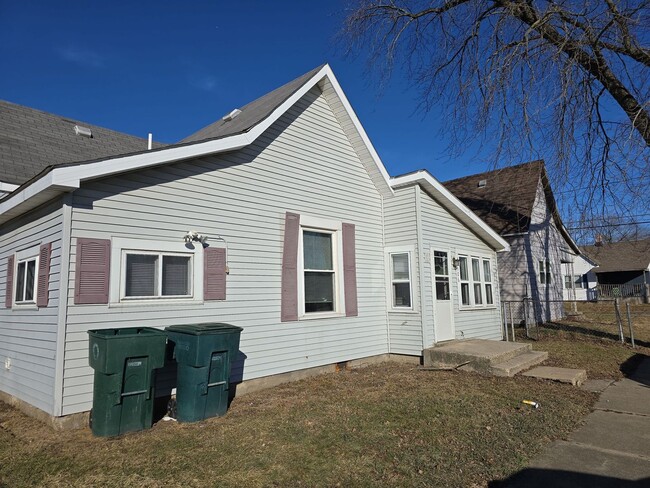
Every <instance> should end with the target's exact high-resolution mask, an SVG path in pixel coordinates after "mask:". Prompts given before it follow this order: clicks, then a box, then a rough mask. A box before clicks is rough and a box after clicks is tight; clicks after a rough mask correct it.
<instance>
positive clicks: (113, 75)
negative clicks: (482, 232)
mask: <svg viewBox="0 0 650 488" xmlns="http://www.w3.org/2000/svg"><path fill="white" fill-rule="evenodd" d="M346 5H347V2H346V1H345V0H334V1H329V2H306V1H261V0H258V1H252V0H243V1H220V0H212V1H205V0H200V1H192V2H171V1H164V0H163V1H157V2H152V1H138V2H124V1H112V2H107V1H101V2H100V1H94V0H91V1H82V2H52V1H38V2H34V1H29V0H22V1H20V2H16V1H8V0H0V71H1V72H2V73H3V75H2V76H0V98H2V99H5V100H9V101H11V102H14V103H19V104H22V105H27V106H30V107H34V108H37V109H40V110H44V111H46V112H52V113H56V114H59V115H63V116H66V117H69V118H74V119H78V120H81V121H85V122H89V123H93V124H97V125H101V126H105V127H108V128H111V129H114V130H118V131H122V132H127V133H129V134H134V135H138V136H142V137H146V135H147V133H148V132H152V133H153V134H154V138H155V139H156V140H159V141H162V142H176V141H178V140H180V139H182V138H183V137H185V136H187V135H189V134H191V133H192V132H194V131H196V130H198V129H199V128H201V127H203V126H205V125H207V124H209V123H211V122H213V121H215V120H217V119H219V118H220V117H221V116H223V115H224V114H225V113H227V112H229V111H230V110H232V109H233V108H236V107H240V106H242V105H244V104H245V103H247V102H249V101H251V100H253V99H255V98H257V97H259V96H261V95H263V94H264V93H266V92H268V91H270V90H272V89H274V88H277V87H278V86H280V85H282V84H284V83H286V82H287V81H289V80H291V79H293V78H295V77H297V76H299V75H301V74H303V73H304V72H307V71H309V70H311V69H312V68H314V67H316V66H318V65H320V64H322V63H323V62H329V63H330V65H331V66H332V69H333V70H334V73H335V75H336V76H337V78H338V79H339V82H340V84H341V86H342V87H343V90H344V91H345V93H346V95H347V96H348V98H349V100H350V102H351V104H352V106H353V107H354V109H355V111H356V112H357V115H358V116H359V118H360V120H361V123H362V124H363V125H364V127H365V129H366V131H367V132H368V134H369V136H370V139H371V140H372V142H373V144H374V145H375V147H376V149H377V151H378V152H379V154H380V156H381V158H382V160H383V161H384V163H385V164H386V166H387V168H388V171H389V173H390V174H392V175H397V174H400V173H404V172H408V171H413V170H416V169H420V168H427V169H429V170H430V171H431V172H432V173H433V174H434V175H435V176H436V177H438V178H439V179H441V180H446V179H451V178H454V177H458V176H464V175H467V174H471V173H477V172H481V171H484V170H485V169H487V165H486V158H487V155H488V151H485V152H482V151H481V148H480V147H475V148H472V150H468V151H466V152H465V153H464V154H462V155H461V156H460V157H453V158H452V157H450V156H449V152H448V151H447V146H448V141H447V140H446V138H445V137H444V133H440V129H441V127H443V128H444V120H442V117H441V116H440V115H439V114H438V113H436V111H435V110H433V111H431V112H429V113H427V114H424V113H422V112H418V111H417V103H418V97H417V95H418V94H417V91H415V90H413V89H409V87H408V85H407V83H406V82H405V80H404V79H402V78H401V77H400V74H399V73H396V74H395V76H394V77H393V79H392V80H391V82H390V83H389V84H388V85H387V86H385V87H384V88H383V89H380V88H379V83H378V81H379V80H378V79H377V78H376V77H374V78H372V77H369V76H368V74H367V72H366V69H365V68H366V66H365V64H364V63H365V58H364V57H363V55H361V56H360V57H359V58H356V59H355V58H350V57H346V56H345V55H344V53H343V51H344V49H343V47H342V46H338V45H336V43H335V42H334V38H335V35H336V33H337V32H338V30H339V29H340V28H341V24H342V20H343V18H344V16H345V8H346ZM477 146H478V145H477Z"/></svg>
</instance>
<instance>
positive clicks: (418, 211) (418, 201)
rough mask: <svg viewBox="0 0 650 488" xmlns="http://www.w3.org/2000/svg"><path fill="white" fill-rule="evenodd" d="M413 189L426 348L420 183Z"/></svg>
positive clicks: (424, 346) (426, 316) (426, 330)
mask: <svg viewBox="0 0 650 488" xmlns="http://www.w3.org/2000/svg"><path fill="white" fill-rule="evenodd" d="M413 188H414V190H415V226H416V233H417V244H418V252H417V255H418V273H419V274H420V280H419V282H420V293H419V297H420V304H419V305H420V324H421V327H422V349H423V350H424V349H426V348H427V347H429V344H431V342H432V341H430V340H429V335H428V329H427V324H428V323H429V322H428V318H429V317H428V313H427V312H428V308H427V306H426V301H425V294H424V289H425V279H424V258H425V252H424V245H423V242H422V209H421V208H420V205H421V198H420V185H417V184H416V185H415V186H414V187H413Z"/></svg>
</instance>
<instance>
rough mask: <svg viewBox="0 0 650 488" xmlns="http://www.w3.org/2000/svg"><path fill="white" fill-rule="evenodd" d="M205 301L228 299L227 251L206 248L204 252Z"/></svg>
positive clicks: (217, 248) (218, 248)
mask: <svg viewBox="0 0 650 488" xmlns="http://www.w3.org/2000/svg"><path fill="white" fill-rule="evenodd" d="M203 299H204V300H225V299H226V250H225V249H224V248H220V247H206V248H205V249H204V251H203Z"/></svg>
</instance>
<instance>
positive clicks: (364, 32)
mask: <svg viewBox="0 0 650 488" xmlns="http://www.w3.org/2000/svg"><path fill="white" fill-rule="evenodd" d="M649 5H650V1H648V0H429V1H426V0H400V1H386V0H383V1H382V0H378V1H360V2H357V3H356V4H355V6H354V7H353V8H352V10H351V11H350V13H349V15H348V17H347V19H346V24H345V29H344V35H345V39H346V40H347V41H348V46H349V48H350V50H351V52H355V51H358V50H363V51H364V52H369V53H370V56H369V61H370V65H371V66H372V67H373V69H375V68H378V69H379V70H380V72H381V74H382V75H386V76H388V75H390V73H391V72H392V70H393V69H394V68H399V69H404V70H405V72H406V74H407V76H408V77H409V78H410V79H411V80H412V81H413V82H414V83H415V84H416V85H417V86H418V87H419V88H420V89H421V95H422V96H421V107H422V108H423V109H424V110H429V109H431V108H432V107H433V106H434V104H435V105H436V106H442V107H444V108H445V109H446V111H445V113H446V115H448V116H450V117H453V119H454V121H455V124H453V134H451V136H452V140H453V141H454V147H455V148H456V150H462V148H463V147H466V145H467V143H468V141H470V140H474V139H476V138H477V134H481V135H482V137H483V138H484V139H486V138H487V139H489V143H490V144H491V145H493V146H494V148H495V149H494V154H492V158H493V160H494V161H495V162H497V161H498V162H500V163H501V164H503V163H506V164H507V163H511V162H512V163H514V162H521V160H522V158H523V157H526V155H531V154H535V155H536V156H542V157H544V158H545V160H546V162H547V167H548V169H549V173H550V175H551V178H552V180H553V183H554V185H556V186H557V187H558V188H563V189H564V191H561V192H559V196H560V198H559V200H560V201H561V203H564V208H565V209H566V208H572V207H573V209H574V210H575V208H576V205H577V208H579V209H580V213H582V214H584V216H585V218H593V217H594V215H598V214H600V215H603V216H604V215H612V214H613V213H615V214H617V215H628V216H630V218H633V215H634V213H635V212H636V210H637V209H638V208H642V209H646V208H648V207H650V205H649V203H650V191H648V188H649V187H650V157H649V147H650V106H649V93H650V80H649V76H648V75H649V72H650V48H649V47H648V46H646V45H644V44H643V43H644V42H646V43H647V42H648V40H649V39H650V10H649Z"/></svg>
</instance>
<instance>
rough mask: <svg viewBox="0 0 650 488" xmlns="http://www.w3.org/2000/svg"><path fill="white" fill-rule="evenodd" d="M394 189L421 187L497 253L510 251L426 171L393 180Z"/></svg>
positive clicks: (506, 244)
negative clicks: (415, 185)
mask: <svg viewBox="0 0 650 488" xmlns="http://www.w3.org/2000/svg"><path fill="white" fill-rule="evenodd" d="M390 181H391V185H392V186H393V188H400V187H403V186H410V185H414V184H418V185H420V186H421V187H422V188H423V189H424V190H425V191H426V192H427V193H428V194H429V195H431V196H432V197H433V198H435V199H436V201H437V202H438V203H440V204H441V205H442V206H443V207H444V208H445V209H447V211H448V212H449V213H451V214H452V215H453V216H455V217H456V218H457V219H458V220H459V221H461V222H462V223H463V224H465V225H466V226H467V227H468V228H470V229H471V230H472V231H473V232H474V233H475V234H476V235H478V236H479V237H480V238H481V239H483V240H484V241H485V242H487V243H488V244H489V245H490V246H491V247H492V249H494V250H495V251H509V250H510V245H509V244H508V243H507V242H506V241H505V240H504V239H503V238H502V237H501V236H500V235H499V234H498V233H497V232H496V231H495V230H493V229H492V228H491V227H490V226H489V225H488V224H486V223H485V222H484V221H483V220H481V219H480V218H478V217H477V215H476V214H475V213H474V212H472V211H471V210H470V209H469V208H467V206H466V205H464V204H463V202H461V201H460V200H459V199H458V198H456V197H455V196H454V195H452V193H451V192H450V191H449V190H448V189H447V188H445V187H444V186H443V185H442V183H440V182H439V181H438V180H437V179H435V178H434V177H433V176H432V175H431V173H429V172H428V171H426V170H420V171H416V172H415V173H409V174H406V175H402V176H398V177H396V178H391V180H390Z"/></svg>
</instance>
